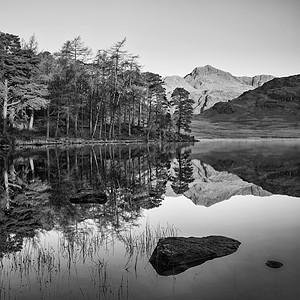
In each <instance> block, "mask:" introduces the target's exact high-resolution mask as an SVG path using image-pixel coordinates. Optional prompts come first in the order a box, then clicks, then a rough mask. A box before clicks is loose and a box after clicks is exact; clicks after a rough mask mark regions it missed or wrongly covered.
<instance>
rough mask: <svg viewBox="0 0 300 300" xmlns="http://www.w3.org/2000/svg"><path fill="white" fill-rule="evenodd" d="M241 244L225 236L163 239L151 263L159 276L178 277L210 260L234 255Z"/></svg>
mask: <svg viewBox="0 0 300 300" xmlns="http://www.w3.org/2000/svg"><path fill="white" fill-rule="evenodd" d="M240 244H241V243H240V242H239V241H237V240H235V239H232V238H228V237H225V236H207V237H201V238H200V237H167V238H161V239H159V241H158V243H157V245H156V248H155V249H154V251H153V253H152V255H151V257H150V260H149V261H150V263H151V265H152V266H153V268H154V269H155V270H156V272H157V273H158V274H159V275H162V276H169V275H177V274H180V273H182V272H184V271H186V270H187V269H189V268H191V267H195V266H198V265H201V264H203V263H204V262H206V261H208V260H211V259H214V258H218V257H222V256H226V255H229V254H232V253H234V252H235V251H237V249H238V247H239V245H240Z"/></svg>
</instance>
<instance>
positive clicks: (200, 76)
mask: <svg viewBox="0 0 300 300" xmlns="http://www.w3.org/2000/svg"><path fill="white" fill-rule="evenodd" d="M273 78H274V76H271V75H257V76H254V77H247V76H243V77H236V76H233V75H232V74H231V73H229V72H225V71H222V70H219V69H217V68H214V67H212V66H210V65H206V66H204V67H197V68H195V69H194V70H193V71H192V72H191V73H190V74H187V75H186V76H185V77H180V76H167V77H165V78H163V80H164V84H165V88H166V92H167V98H168V99H170V98H171V94H172V92H173V90H174V89H175V88H177V87H182V88H184V89H186V90H187V91H188V92H190V97H191V98H192V99H193V100H194V101H195V105H194V114H199V113H202V112H203V111H204V110H206V109H208V108H210V107H212V106H213V105H214V104H216V103H218V102H227V101H228V100H231V99H234V98H236V97H238V96H240V95H241V94H242V93H244V92H245V91H248V90H252V89H254V88H255V87H257V86H260V85H262V84H263V83H264V82H266V81H268V80H270V79H273Z"/></svg>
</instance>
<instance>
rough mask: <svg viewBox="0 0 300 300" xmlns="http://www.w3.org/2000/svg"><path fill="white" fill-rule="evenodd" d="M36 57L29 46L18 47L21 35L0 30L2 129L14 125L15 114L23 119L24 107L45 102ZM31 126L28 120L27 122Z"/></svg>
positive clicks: (44, 103)
mask: <svg viewBox="0 0 300 300" xmlns="http://www.w3.org/2000/svg"><path fill="white" fill-rule="evenodd" d="M37 65H38V58H37V56H36V55H35V54H34V53H33V51H32V50H24V49H21V44H20V38H19V37H18V36H16V35H12V34H9V33H3V32H0V103H1V110H2V115H1V117H2V118H1V119H2V120H1V121H2V133H3V134H5V133H6V131H7V123H8V120H9V123H10V124H11V126H13V125H15V124H14V123H15V118H16V117H18V118H19V119H21V121H24V119H26V117H28V115H27V112H26V109H29V110H31V111H33V109H40V108H43V107H46V106H47V100H46V99H45V98H44V97H45V96H46V95H47V87H46V86H45V85H43V84H41V83H40V82H39V80H38V75H37V74H38V72H37V70H38V68H37ZM31 116H33V113H32V114H31ZM28 126H30V123H29V125H28Z"/></svg>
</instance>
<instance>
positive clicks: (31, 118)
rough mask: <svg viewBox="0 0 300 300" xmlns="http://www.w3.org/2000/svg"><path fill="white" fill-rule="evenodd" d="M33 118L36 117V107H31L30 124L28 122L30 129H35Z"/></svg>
mask: <svg viewBox="0 0 300 300" xmlns="http://www.w3.org/2000/svg"><path fill="white" fill-rule="evenodd" d="M33 119H34V109H31V113H30V119H29V124H28V130H32V129H33Z"/></svg>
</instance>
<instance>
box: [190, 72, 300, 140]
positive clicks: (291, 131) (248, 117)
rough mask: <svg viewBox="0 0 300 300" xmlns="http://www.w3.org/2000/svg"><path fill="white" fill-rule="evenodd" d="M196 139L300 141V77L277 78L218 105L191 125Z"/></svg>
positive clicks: (195, 119)
mask: <svg viewBox="0 0 300 300" xmlns="http://www.w3.org/2000/svg"><path fill="white" fill-rule="evenodd" d="M191 129H192V134H193V135H194V136H195V138H198V139H199V138H250V137H251V138H253V137H255V138H256V137H259V138H261V137H265V138H270V137H272V138H291V137H293V138H300V75H293V76H289V77H283V78H274V79H272V80H270V81H268V82H266V83H264V84H263V85H262V86H260V87H257V88H256V89H254V90H250V91H247V92H245V93H243V94H242V95H240V96H239V97H237V98H235V99H233V100H231V101H228V102H226V103H224V102H219V103H216V104H215V105H214V106H213V107H211V108H210V109H207V110H206V111H204V112H203V113H202V114H200V115H198V116H195V118H194V120H193V121H192V124H191Z"/></svg>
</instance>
